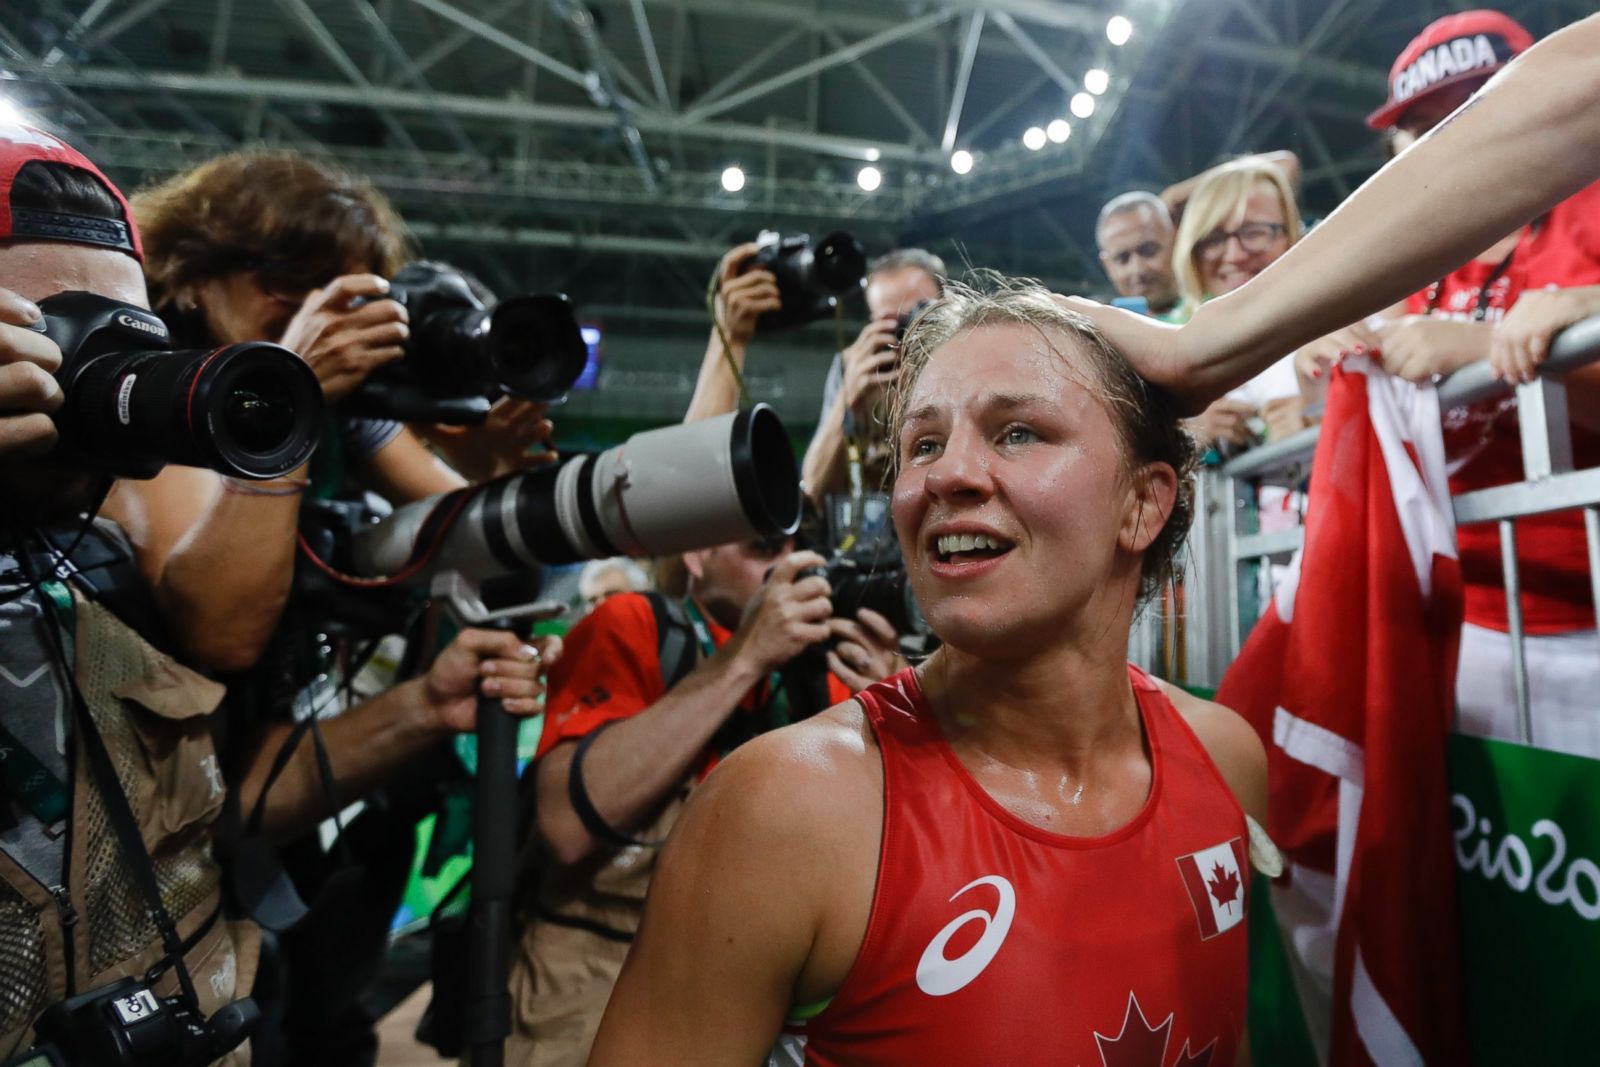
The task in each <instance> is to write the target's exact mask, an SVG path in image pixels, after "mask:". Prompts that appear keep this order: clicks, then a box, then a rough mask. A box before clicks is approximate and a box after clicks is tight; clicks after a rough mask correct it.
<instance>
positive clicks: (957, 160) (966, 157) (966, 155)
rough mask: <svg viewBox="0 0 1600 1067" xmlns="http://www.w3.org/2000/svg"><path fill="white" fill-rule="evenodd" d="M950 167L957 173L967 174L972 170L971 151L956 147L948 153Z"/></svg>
mask: <svg viewBox="0 0 1600 1067" xmlns="http://www.w3.org/2000/svg"><path fill="white" fill-rule="evenodd" d="M950 169H951V170H953V171H955V172H956V173H957V174H967V173H969V172H970V171H971V170H972V153H971V152H968V151H967V150H966V149H965V148H958V149H956V150H955V151H954V152H952V153H950Z"/></svg>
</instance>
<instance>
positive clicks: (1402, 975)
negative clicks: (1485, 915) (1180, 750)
mask: <svg viewBox="0 0 1600 1067" xmlns="http://www.w3.org/2000/svg"><path fill="white" fill-rule="evenodd" d="M1460 627H1461V575H1460V565H1459V563H1458V562H1457V559H1456V551H1455V525H1454V521H1453V517H1452V512H1451V509H1450V499H1449V491H1448V488H1447V484H1446V479H1445V469H1444V448H1443V444H1442V441H1441V439H1440V433H1439V401H1438V394H1437V393H1436V392H1435V391H1434V389H1433V388H1432V387H1431V386H1427V387H1421V388H1419V387H1417V386H1414V385H1412V384H1410V383H1407V382H1403V381H1399V380H1397V379H1392V378H1390V377H1388V376H1387V375H1385V374H1384V373H1383V372H1382V371H1381V370H1379V369H1377V368H1376V367H1374V366H1373V365H1372V363H1371V362H1370V361H1369V360H1367V359H1365V358H1357V359H1348V360H1346V361H1345V364H1344V366H1343V368H1342V369H1339V370H1336V371H1335V372H1334V375H1333V378H1332V381H1331V383H1330V385H1329V392H1328V401H1327V410H1326V416H1325V419H1324V422H1323V426H1322V435H1321V438H1320V440H1319V442H1318V445H1317V453H1316V456H1315V458H1314V460H1313V462H1312V471H1311V496H1310V503H1309V506H1308V513H1307V516H1306V533H1305V542H1304V545H1303V547H1302V549H1301V551H1300V553H1299V554H1298V555H1297V556H1296V558H1295V560H1294V561H1293V564H1292V565H1291V567H1290V571H1289V574H1288V576H1287V577H1286V579H1285V580H1284V581H1282V582H1281V583H1280V584H1279V587H1278V589H1277V591H1276V593H1275V595H1274V598H1273V603H1272V604H1271V606H1270V607H1269V608H1268V610H1267V612H1266V614H1265V615H1263V616H1262V618H1261V620H1260V621H1259V622H1257V623H1256V626H1255V629H1254V630H1253V631H1252V632H1251V634H1250V639H1249V641H1248V642H1246V644H1245V647H1244V649H1243V650H1242V651H1241V652H1240V654H1239V658H1238V659H1237V660H1236V661H1235V662H1234V664H1233V666H1232V667H1231V668H1230V669H1229V671H1228V674H1227V676H1226V677H1225V678H1224V679H1223V683H1222V687H1221V689H1220V690H1219V691H1218V694H1217V699H1218V700H1219V701H1220V702H1221V703H1223V704H1226V705H1228V706H1229V707H1232V708H1235V709H1237V710H1238V711H1239V712H1240V713H1241V714H1243V715H1245V717H1246V718H1248V719H1249V720H1250V721H1251V723H1252V724H1253V725H1254V726H1255V727H1256V729H1257V731H1259V732H1260V734H1261V735H1262V738H1263V740H1264V741H1265V742H1266V745H1267V753H1268V756H1267V759H1268V768H1269V782H1270V804H1269V808H1268V812H1269V821H1270V826H1269V829H1270V831H1271V833H1272V836H1273V838H1274V839H1275V840H1276V841H1277V842H1278V843H1279V845H1280V847H1281V848H1282V849H1283V850H1284V852H1285V854H1286V856H1287V858H1288V860H1289V869H1288V874H1287V876H1286V879H1285V880H1284V881H1285V884H1284V885H1283V886H1281V887H1279V889H1280V890H1281V891H1279V892H1275V894H1274V899H1275V901H1278V902H1279V903H1278V904H1277V911H1278V913H1279V916H1280V921H1282V922H1283V924H1284V926H1285V928H1286V930H1285V932H1286V934H1287V935H1289V936H1286V938H1285V946H1284V947H1285V949H1286V950H1288V951H1289V952H1290V953H1291V955H1295V956H1296V957H1297V963H1298V966H1297V971H1298V973H1297V979H1299V980H1300V981H1299V983H1298V984H1299V985H1300V988H1301V992H1302V997H1303V999H1307V998H1305V994H1306V993H1307V991H1308V986H1315V985H1316V984H1317V980H1318V979H1320V980H1321V981H1322V982H1325V983H1326V985H1325V986H1323V988H1322V989H1321V992H1323V993H1324V994H1325V995H1326V999H1325V1000H1324V1002H1323V1004H1322V1006H1321V1008H1322V1010H1323V1011H1327V1012H1329V1013H1330V1014H1329V1015H1328V1017H1326V1018H1321V1019H1319V1018H1316V1017H1315V1012H1316V1011H1317V1006H1316V1005H1315V1004H1313V1003H1307V1005H1306V1007H1307V1014H1308V1016H1310V1017H1309V1018H1308V1020H1307V1021H1308V1023H1310V1025H1311V1029H1312V1032H1313V1033H1314V1034H1319V1035H1326V1036H1327V1038H1328V1052H1329V1062H1331V1063H1332V1064H1334V1065H1336V1067H1345V1065H1359V1067H1365V1065H1369V1064H1370V1065H1374V1067H1402V1065H1404V1067H1417V1065H1424V1064H1431V1065H1438V1067H1446V1065H1455V1064H1462V1063H1466V1062H1467V1053H1466V1039H1465V1029H1464V1023H1463V1018H1462V1006H1461V974H1460V956H1459V952H1458V946H1457V942H1456V938H1457V931H1456V910H1455V886H1454V866H1453V864H1452V857H1451V840H1452V838H1451V825H1450V807H1449V805H1450V797H1449V790H1448V788H1447V784H1446V773H1445V740H1446V735H1447V733H1448V732H1449V729H1450V724H1451V719H1452V714H1453V708H1454V689H1455V667H1456V649H1457V645H1458V642H1459V637H1460ZM1319 910H1320V911H1321V914H1320V915H1319V914H1318V912H1319ZM1319 934H1320V935H1321V936H1320V938H1319ZM1318 957H1320V958H1318ZM1308 975H1310V976H1312V977H1311V978H1307V977H1306V976H1308ZM1309 999H1313V1000H1314V999H1315V998H1309Z"/></svg>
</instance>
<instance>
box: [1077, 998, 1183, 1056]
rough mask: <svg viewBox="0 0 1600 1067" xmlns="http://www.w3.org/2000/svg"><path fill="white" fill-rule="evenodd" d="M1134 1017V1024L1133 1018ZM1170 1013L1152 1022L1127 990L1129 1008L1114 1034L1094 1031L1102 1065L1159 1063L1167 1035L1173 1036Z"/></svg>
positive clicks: (1137, 999)
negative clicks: (1153, 1024) (1157, 1021)
mask: <svg viewBox="0 0 1600 1067" xmlns="http://www.w3.org/2000/svg"><path fill="white" fill-rule="evenodd" d="M1135 1019H1137V1020H1138V1022H1137V1024H1136V1023H1135V1022H1134V1020H1135ZM1171 1032H1172V1016H1171V1015H1168V1016H1167V1017H1166V1018H1165V1019H1163V1020H1161V1025H1160V1026H1151V1025H1150V1020H1148V1019H1146V1018H1145V1017H1144V1009H1143V1008H1141V1007H1140V1006H1139V998H1138V997H1136V996H1134V995H1133V994H1132V993H1129V994H1128V1010H1127V1011H1126V1012H1125V1013H1124V1014H1123V1016H1122V1029H1121V1030H1120V1031H1119V1032H1118V1033H1117V1036H1116V1037H1106V1036H1105V1035H1104V1034H1102V1033H1100V1032H1099V1031H1096V1032H1095V1035H1094V1040H1095V1044H1097V1045H1098V1046H1100V1062H1101V1063H1102V1064H1103V1065H1104V1067H1161V1065H1162V1063H1163V1062H1165V1060H1166V1057H1167V1039H1168V1038H1169V1037H1171V1036H1172V1033H1171Z"/></svg>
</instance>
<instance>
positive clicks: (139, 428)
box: [34, 292, 322, 478]
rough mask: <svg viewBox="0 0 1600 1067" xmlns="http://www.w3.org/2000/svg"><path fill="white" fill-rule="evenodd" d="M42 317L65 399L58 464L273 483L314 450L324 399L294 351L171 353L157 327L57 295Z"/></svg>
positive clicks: (103, 305) (102, 304) (234, 348)
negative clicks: (205, 472) (204, 472)
mask: <svg viewBox="0 0 1600 1067" xmlns="http://www.w3.org/2000/svg"><path fill="white" fill-rule="evenodd" d="M39 309H40V310H41V311H43V312H44V319H43V320H42V321H41V322H40V323H39V325H38V326H36V327H34V329H36V330H39V331H41V332H43V333H44V335H45V336H46V337H48V338H50V340H52V341H54V342H55V343H56V345H57V346H58V347H59V348H60V349H61V366H60V368H59V369H58V370H57V371H56V380H57V381H58V382H59V383H60V384H61V391H62V393H64V394H65V399H64V401H63V402H62V405H61V410H60V411H58V412H57V413H56V416H55V421H56V428H57V430H58V431H59V433H60V440H59V442H58V444H57V445H56V447H55V450H54V451H53V452H52V453H51V455H50V458H51V459H54V460H61V461H64V462H68V463H74V464H78V465H81V466H85V467H89V468H91V469H93V470H98V471H101V472H103V473H106V474H110V475H113V476H115V477H119V478H153V477H155V475H156V474H157V473H158V472H159V471H160V470H161V468H162V467H164V466H165V465H167V464H168V463H176V464H180V465H183V466H189V467H209V468H211V469H212V470H216V471H220V472H222V473H223V474H228V475H233V476H235V477H239V478H277V477H281V476H282V475H284V474H287V473H288V472H290V471H292V470H294V469H295V468H296V467H298V466H300V465H301V464H302V463H304V462H305V461H306V460H307V459H308V458H309V457H310V455H311V452H312V450H313V449H314V448H315V447H316V444H317V438H318V436H319V434H320V432H321V428H322V387H321V386H320V385H319V384H318V383H317V376H316V375H315V374H314V373H312V371H311V368H310V367H308V366H306V364H305V361H304V360H302V359H301V358H300V357H299V356H297V355H295V354H294V353H293V352H290V351H289V350H288V349H287V348H281V347H279V346H278V345H273V344H266V343H264V342H252V343H248V344H240V345H223V346H222V347H220V348H212V349H190V350H186V351H177V352H175V351H173V350H172V341H171V338H170V336H169V335H168V333H167V327H166V324H164V323H163V322H162V321H161V320H160V319H159V318H157V317H156V316H155V315H152V314H151V313H150V312H148V311H145V310H144V309H143V308H139V307H135V306H133V305H132V304H125V303H123V302H121V301H119V300H112V299H109V298H107V297H103V296H99V295H97V294H95V293H85V292H68V293H57V294H56V295H55V296H52V297H50V298H48V299H47V300H43V301H41V302H40V304H39Z"/></svg>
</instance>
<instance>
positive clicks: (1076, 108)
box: [1069, 93, 1094, 119]
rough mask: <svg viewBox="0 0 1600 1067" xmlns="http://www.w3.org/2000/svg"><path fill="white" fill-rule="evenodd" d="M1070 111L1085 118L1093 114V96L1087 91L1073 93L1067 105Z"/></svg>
mask: <svg viewBox="0 0 1600 1067" xmlns="http://www.w3.org/2000/svg"><path fill="white" fill-rule="evenodd" d="M1069 106H1070V107H1071V108H1072V113H1073V114H1074V115H1076V116H1078V117H1079V118H1080V119H1086V118H1088V117H1089V116H1090V115H1093V114H1094V97H1092V96H1090V95H1089V94H1088V93H1073V94H1072V103H1071V104H1070V105H1069Z"/></svg>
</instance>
